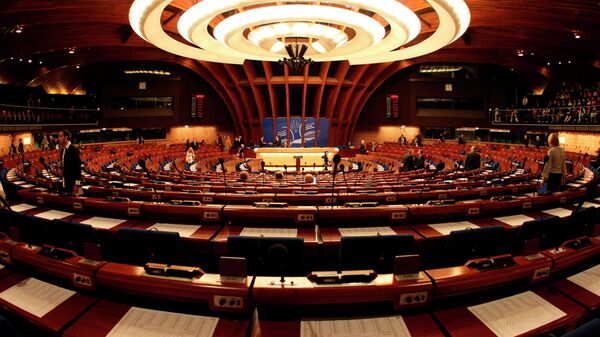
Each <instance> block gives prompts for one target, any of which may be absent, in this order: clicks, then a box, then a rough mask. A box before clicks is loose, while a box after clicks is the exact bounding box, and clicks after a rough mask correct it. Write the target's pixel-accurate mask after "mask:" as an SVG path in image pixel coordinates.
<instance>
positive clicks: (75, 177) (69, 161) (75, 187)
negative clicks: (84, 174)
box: [58, 130, 81, 193]
mask: <svg viewBox="0 0 600 337" xmlns="http://www.w3.org/2000/svg"><path fill="white" fill-rule="evenodd" d="M58 143H59V144H60V158H61V160H60V167H61V171H62V177H63V191H64V192H66V193H78V192H79V189H80V185H81V158H80V157H79V150H78V149H77V148H76V147H75V145H73V144H71V133H70V132H69V131H67V130H63V131H61V132H59V133H58Z"/></svg>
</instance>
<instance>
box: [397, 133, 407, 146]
mask: <svg viewBox="0 0 600 337" xmlns="http://www.w3.org/2000/svg"><path fill="white" fill-rule="evenodd" d="M398 144H400V145H406V137H404V134H401V135H400V138H398Z"/></svg>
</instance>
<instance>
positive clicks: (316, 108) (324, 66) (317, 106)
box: [313, 62, 331, 146]
mask: <svg viewBox="0 0 600 337" xmlns="http://www.w3.org/2000/svg"><path fill="white" fill-rule="evenodd" d="M330 67H331V62H323V63H321V68H320V69H319V77H320V78H321V84H320V85H319V89H317V93H316V95H315V100H314V102H313V117H314V118H315V144H314V146H319V141H318V138H319V137H318V135H319V117H320V116H321V102H322V101H323V95H324V93H325V88H326V84H327V76H328V74H329V68H330Z"/></svg>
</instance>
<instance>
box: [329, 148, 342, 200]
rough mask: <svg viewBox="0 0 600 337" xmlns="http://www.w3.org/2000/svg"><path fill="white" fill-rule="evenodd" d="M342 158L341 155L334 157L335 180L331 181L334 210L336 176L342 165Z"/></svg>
mask: <svg viewBox="0 0 600 337" xmlns="http://www.w3.org/2000/svg"><path fill="white" fill-rule="evenodd" d="M340 160H342V157H341V156H340V155H339V154H336V155H335V156H333V179H332V181H331V208H333V204H334V202H333V198H334V193H335V175H336V174H337V170H338V165H339V164H340Z"/></svg>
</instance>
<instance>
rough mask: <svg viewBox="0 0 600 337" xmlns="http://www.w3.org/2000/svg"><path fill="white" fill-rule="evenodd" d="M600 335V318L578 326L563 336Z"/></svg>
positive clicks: (584, 336)
mask: <svg viewBox="0 0 600 337" xmlns="http://www.w3.org/2000/svg"><path fill="white" fill-rule="evenodd" d="M597 336H600V318H594V319H593V320H591V321H589V322H587V323H585V324H583V325H582V326H579V327H577V329H575V330H573V331H571V332H569V333H567V334H566V335H563V337H597Z"/></svg>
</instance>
